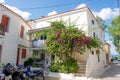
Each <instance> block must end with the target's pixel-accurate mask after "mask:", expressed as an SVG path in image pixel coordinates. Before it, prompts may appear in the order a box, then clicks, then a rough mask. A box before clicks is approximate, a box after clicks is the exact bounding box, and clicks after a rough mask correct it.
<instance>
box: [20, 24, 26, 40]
mask: <svg viewBox="0 0 120 80" xmlns="http://www.w3.org/2000/svg"><path fill="white" fill-rule="evenodd" d="M24 31H25V27H24V26H23V25H21V28H20V37H21V38H23V37H24Z"/></svg>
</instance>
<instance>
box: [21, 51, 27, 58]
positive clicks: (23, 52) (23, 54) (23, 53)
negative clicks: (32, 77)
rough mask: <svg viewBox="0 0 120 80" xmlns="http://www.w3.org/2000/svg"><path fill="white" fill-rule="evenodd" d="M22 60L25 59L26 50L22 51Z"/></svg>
mask: <svg viewBox="0 0 120 80" xmlns="http://www.w3.org/2000/svg"><path fill="white" fill-rule="evenodd" d="M22 58H26V49H22Z"/></svg>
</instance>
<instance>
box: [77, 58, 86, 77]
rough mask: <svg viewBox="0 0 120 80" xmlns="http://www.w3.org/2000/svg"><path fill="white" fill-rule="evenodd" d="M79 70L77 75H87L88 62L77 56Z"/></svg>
mask: <svg viewBox="0 0 120 80" xmlns="http://www.w3.org/2000/svg"><path fill="white" fill-rule="evenodd" d="M77 64H78V72H77V73H75V76H82V77H83V76H86V62H85V61H83V60H80V59H79V58H77Z"/></svg>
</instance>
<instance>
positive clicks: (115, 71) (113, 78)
mask: <svg viewBox="0 0 120 80" xmlns="http://www.w3.org/2000/svg"><path fill="white" fill-rule="evenodd" d="M94 80H120V63H119V64H118V63H117V64H115V63H114V64H112V65H111V68H109V69H108V70H107V71H105V72H104V73H103V74H102V75H101V76H100V77H99V78H98V79H94Z"/></svg>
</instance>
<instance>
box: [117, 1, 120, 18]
mask: <svg viewBox="0 0 120 80" xmlns="http://www.w3.org/2000/svg"><path fill="white" fill-rule="evenodd" d="M119 3H120V0H117V7H118V16H120V5H119Z"/></svg>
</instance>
